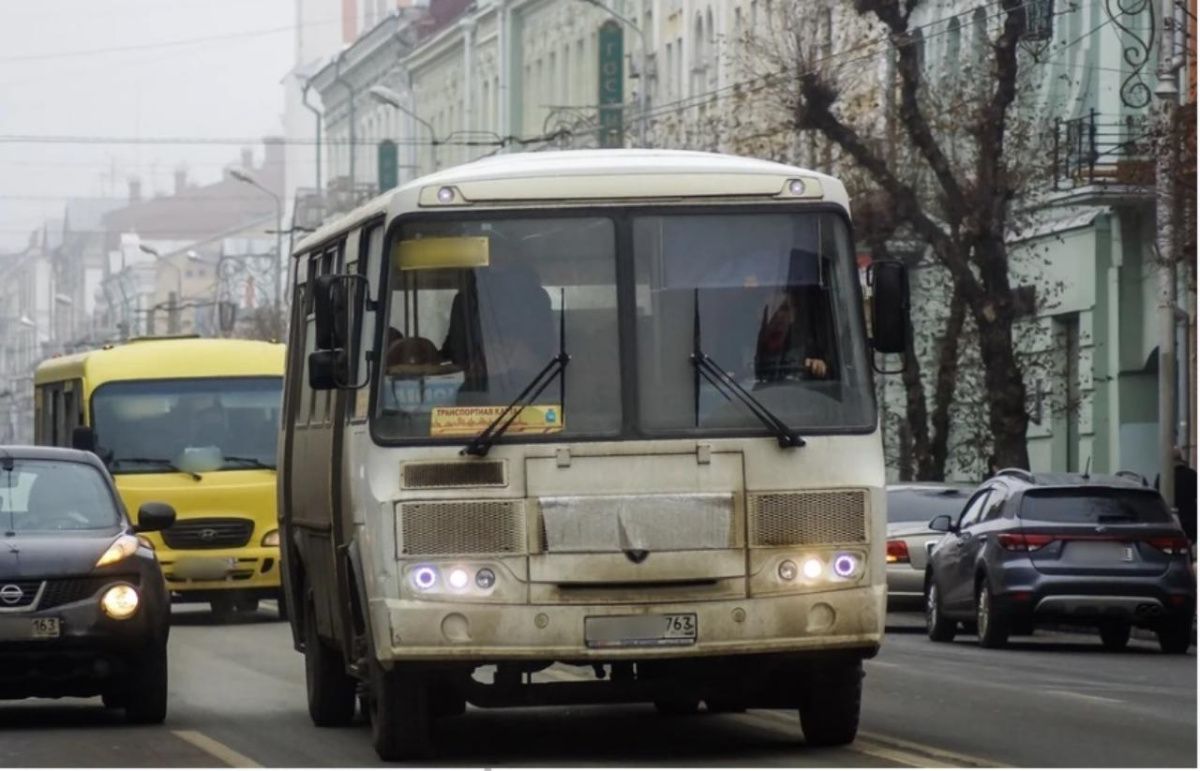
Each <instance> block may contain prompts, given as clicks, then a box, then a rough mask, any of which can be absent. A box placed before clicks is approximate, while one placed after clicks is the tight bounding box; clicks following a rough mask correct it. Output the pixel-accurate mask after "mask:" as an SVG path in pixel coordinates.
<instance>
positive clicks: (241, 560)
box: [158, 546, 280, 598]
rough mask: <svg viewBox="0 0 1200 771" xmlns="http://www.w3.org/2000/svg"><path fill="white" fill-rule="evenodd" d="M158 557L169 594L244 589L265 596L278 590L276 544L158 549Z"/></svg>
mask: <svg viewBox="0 0 1200 771" xmlns="http://www.w3.org/2000/svg"><path fill="white" fill-rule="evenodd" d="M158 561H159V564H160V565H162V570H163V575H164V576H165V577H166V579H167V588H168V589H170V591H171V594H173V595H180V596H183V597H184V598H188V597H189V596H191V597H193V598H200V597H201V595H203V596H208V595H211V594H212V593H214V592H222V591H244V592H246V593H247V594H248V595H250V596H259V597H264V598H266V597H274V596H276V595H277V594H278V592H279V585H280V584H279V547H277V546H258V547H243V548H240V549H225V550H222V549H213V550H211V551H172V550H167V549H160V550H159V552H158Z"/></svg>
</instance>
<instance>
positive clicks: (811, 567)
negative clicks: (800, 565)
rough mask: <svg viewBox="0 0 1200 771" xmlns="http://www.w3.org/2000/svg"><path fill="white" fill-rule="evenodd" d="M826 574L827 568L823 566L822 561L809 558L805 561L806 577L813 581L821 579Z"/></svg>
mask: <svg viewBox="0 0 1200 771" xmlns="http://www.w3.org/2000/svg"><path fill="white" fill-rule="evenodd" d="M824 572H825V566H824V565H822V564H821V560H819V559H817V558H816V557H809V558H808V559H806V560H804V577H805V578H807V579H808V580H810V581H812V580H815V579H817V578H820V577H821V574H822V573H824Z"/></svg>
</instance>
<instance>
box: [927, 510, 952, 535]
mask: <svg viewBox="0 0 1200 771" xmlns="http://www.w3.org/2000/svg"><path fill="white" fill-rule="evenodd" d="M929 529H930V530H932V531H933V532H935V533H950V532H953V531H954V522H953V521H951V519H950V515H949V514H938V515H937V516H936V517H934V518H933V519H931V520H929Z"/></svg>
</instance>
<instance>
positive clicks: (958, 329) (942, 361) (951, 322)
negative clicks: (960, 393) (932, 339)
mask: <svg viewBox="0 0 1200 771" xmlns="http://www.w3.org/2000/svg"><path fill="white" fill-rule="evenodd" d="M966 310H967V304H966V301H965V300H964V299H963V294H962V292H961V291H960V290H959V288H958V287H957V285H956V286H955V287H954V292H953V294H952V295H951V296H950V315H949V316H947V317H946V329H945V331H944V332H943V333H942V343H941V347H940V349H939V350H938V368H937V382H936V384H935V385H934V389H933V418H932V421H931V427H932V429H933V438H932V440H931V441H930V453H929V454H930V459H929V460H930V466H929V469H928V475H927V476H924V477H922V479H929V480H937V481H939V482H940V481H943V480H945V478H946V459H947V457H948V456H949V453H950V449H949V448H950V409H951V408H952V407H953V406H954V389H955V385H956V384H957V375H958V352H959V350H960V346H959V339H960V336H961V335H962V327H963V320H964V319H965V318H966V315H967V313H966Z"/></svg>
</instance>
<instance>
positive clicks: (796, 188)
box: [788, 179, 804, 195]
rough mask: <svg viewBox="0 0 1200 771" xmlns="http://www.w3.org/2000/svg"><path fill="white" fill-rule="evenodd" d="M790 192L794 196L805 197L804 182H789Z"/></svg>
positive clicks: (795, 180)
mask: <svg viewBox="0 0 1200 771" xmlns="http://www.w3.org/2000/svg"><path fill="white" fill-rule="evenodd" d="M788 192H789V193H791V194H792V195H804V180H802V179H793V180H792V181H791V182H788Z"/></svg>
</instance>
